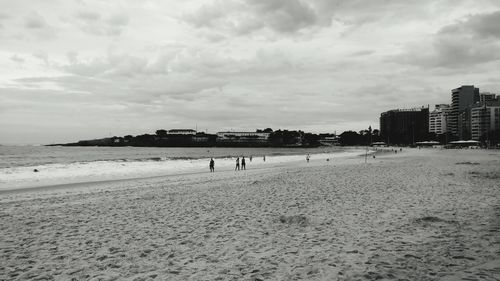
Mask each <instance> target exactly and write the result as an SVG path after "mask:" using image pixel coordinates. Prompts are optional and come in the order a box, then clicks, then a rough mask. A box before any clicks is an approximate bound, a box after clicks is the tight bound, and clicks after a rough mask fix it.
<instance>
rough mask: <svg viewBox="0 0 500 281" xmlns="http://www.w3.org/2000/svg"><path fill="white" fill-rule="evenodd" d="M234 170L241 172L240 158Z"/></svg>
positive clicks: (237, 159)
mask: <svg viewBox="0 0 500 281" xmlns="http://www.w3.org/2000/svg"><path fill="white" fill-rule="evenodd" d="M234 170H235V171H236V170H238V171H239V170H240V157H238V158H236V167H234Z"/></svg>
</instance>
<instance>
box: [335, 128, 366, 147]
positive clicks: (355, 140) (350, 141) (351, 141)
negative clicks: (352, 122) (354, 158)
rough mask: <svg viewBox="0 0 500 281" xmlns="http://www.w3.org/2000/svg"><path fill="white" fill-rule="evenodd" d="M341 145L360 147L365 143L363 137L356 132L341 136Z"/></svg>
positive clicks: (345, 133) (348, 132)
mask: <svg viewBox="0 0 500 281" xmlns="http://www.w3.org/2000/svg"><path fill="white" fill-rule="evenodd" d="M339 137H340V140H339V142H340V145H343V146H345V145H359V144H361V143H362V142H363V136H361V135H360V134H358V133H356V132H354V131H346V132H343V133H342V134H340V136H339Z"/></svg>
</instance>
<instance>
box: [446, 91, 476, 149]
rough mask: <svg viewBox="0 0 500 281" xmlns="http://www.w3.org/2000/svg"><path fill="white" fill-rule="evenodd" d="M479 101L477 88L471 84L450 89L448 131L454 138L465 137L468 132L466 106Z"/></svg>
mask: <svg viewBox="0 0 500 281" xmlns="http://www.w3.org/2000/svg"><path fill="white" fill-rule="evenodd" d="M476 102H479V88H475V87H474V86H473V85H467V86H461V87H459V88H456V89H453V90H451V112H450V115H449V118H448V121H449V122H448V124H449V131H450V132H451V134H452V135H453V136H454V137H455V138H459V139H463V138H467V135H468V134H469V133H470V132H469V131H468V128H470V124H468V123H467V121H468V120H467V119H469V118H467V115H468V114H469V112H467V111H468V108H470V105H472V104H474V103H476Z"/></svg>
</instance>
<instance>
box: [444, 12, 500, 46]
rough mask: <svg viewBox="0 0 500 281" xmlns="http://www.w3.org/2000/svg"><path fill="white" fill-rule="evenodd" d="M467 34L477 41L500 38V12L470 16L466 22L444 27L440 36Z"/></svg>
mask: <svg viewBox="0 0 500 281" xmlns="http://www.w3.org/2000/svg"><path fill="white" fill-rule="evenodd" d="M457 34H466V35H469V36H470V37H474V38H476V39H496V38H500V10H499V11H495V12H492V13H488V14H477V15H470V16H468V17H467V18H466V20H464V21H459V22H457V23H454V24H451V25H448V26H445V27H443V28H442V29H441V30H440V31H439V32H438V35H439V36H448V35H452V36H453V35H457Z"/></svg>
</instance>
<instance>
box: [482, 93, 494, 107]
mask: <svg viewBox="0 0 500 281" xmlns="http://www.w3.org/2000/svg"><path fill="white" fill-rule="evenodd" d="M496 100H497V96H496V95H495V94H492V93H480V94H479V102H480V103H482V104H484V103H486V102H492V101H496Z"/></svg>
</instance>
